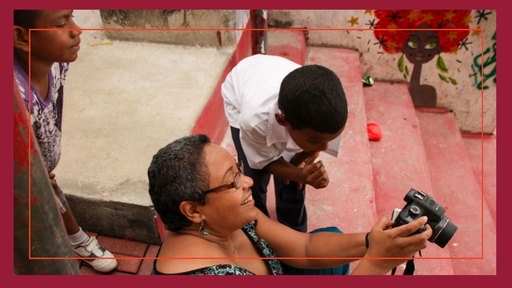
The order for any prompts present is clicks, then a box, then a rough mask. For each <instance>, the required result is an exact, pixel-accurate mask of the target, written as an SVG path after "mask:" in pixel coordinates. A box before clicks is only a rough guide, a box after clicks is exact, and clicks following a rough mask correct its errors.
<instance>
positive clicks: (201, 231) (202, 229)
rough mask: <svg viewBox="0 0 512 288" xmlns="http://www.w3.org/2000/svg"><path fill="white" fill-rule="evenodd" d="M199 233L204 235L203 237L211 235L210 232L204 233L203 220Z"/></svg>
mask: <svg viewBox="0 0 512 288" xmlns="http://www.w3.org/2000/svg"><path fill="white" fill-rule="evenodd" d="M199 233H201V234H203V235H210V233H208V231H204V221H203V220H202V219H201V227H199Z"/></svg>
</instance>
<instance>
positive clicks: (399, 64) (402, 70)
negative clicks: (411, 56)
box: [398, 54, 404, 72]
mask: <svg viewBox="0 0 512 288" xmlns="http://www.w3.org/2000/svg"><path fill="white" fill-rule="evenodd" d="M398 70H400V72H404V54H402V56H400V59H398Z"/></svg>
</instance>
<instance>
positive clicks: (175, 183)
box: [148, 134, 211, 231]
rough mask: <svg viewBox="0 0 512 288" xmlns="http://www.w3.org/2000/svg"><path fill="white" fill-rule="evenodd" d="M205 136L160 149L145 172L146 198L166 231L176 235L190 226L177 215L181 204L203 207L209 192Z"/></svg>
mask: <svg viewBox="0 0 512 288" xmlns="http://www.w3.org/2000/svg"><path fill="white" fill-rule="evenodd" d="M210 142H211V140H210V138H208V136H206V135H203V134H197V135H192V136H186V137H183V138H180V139H177V140H175V141H173V142H171V143H170V144H168V145H167V146H165V147H163V148H162V149H160V150H159V151H158V152H157V153H156V154H155V155H154V156H153V160H152V161H151V165H150V166H149V168H148V178H149V195H150V196H151V201H152V202H153V205H154V207H155V210H156V212H157V213H158V214H159V215H160V218H161V219H162V222H163V223H164V224H165V228H166V229H167V230H170V231H179V230H181V229H182V228H183V227H187V226H190V225H191V224H192V222H191V221H190V220H188V219H187V218H186V217H185V216H184V215H183V214H182V213H181V212H180V208H179V207H180V204H181V202H183V201H194V202H198V203H200V204H202V205H204V204H205V203H206V196H205V194H203V191H206V190H208V189H209V184H210V183H209V179H210V175H209V170H208V168H207V167H206V164H205V158H204V147H205V145H206V144H208V143H210Z"/></svg>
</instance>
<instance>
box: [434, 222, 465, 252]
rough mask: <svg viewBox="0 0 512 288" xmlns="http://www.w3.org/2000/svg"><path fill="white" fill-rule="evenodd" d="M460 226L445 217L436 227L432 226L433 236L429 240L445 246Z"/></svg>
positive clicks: (442, 246)
mask: <svg viewBox="0 0 512 288" xmlns="http://www.w3.org/2000/svg"><path fill="white" fill-rule="evenodd" d="M458 228H459V227H457V225H455V224H453V223H452V222H450V220H449V219H448V218H446V217H443V218H441V220H440V221H439V222H438V223H437V225H436V226H435V227H432V236H431V237H430V239H429V241H430V242H433V243H436V244H437V245H439V246H440V247H441V248H444V246H446V244H448V242H449V241H450V239H452V237H453V234H455V232H456V231H457V229H458Z"/></svg>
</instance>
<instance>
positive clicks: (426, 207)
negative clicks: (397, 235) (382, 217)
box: [392, 189, 458, 248]
mask: <svg viewBox="0 0 512 288" xmlns="http://www.w3.org/2000/svg"><path fill="white" fill-rule="evenodd" d="M404 200H405V202H407V204H406V205H405V206H404V208H402V210H401V211H400V212H399V213H398V215H395V213H393V214H394V215H393V218H394V219H393V220H394V221H395V223H394V224H393V226H392V227H399V226H402V225H404V224H407V223H410V222H412V221H414V220H416V219H418V218H419V217H421V216H427V217H428V221H427V224H428V225H430V227H431V228H432V236H430V238H429V239H428V241H429V242H432V243H436V244H437V245H439V246H440V247H441V248H444V246H446V244H447V243H448V242H449V241H450V239H452V237H453V234H455V232H456V231H457V229H458V227H457V226H456V225H455V224H453V223H452V222H450V220H449V219H448V218H446V217H445V216H444V213H445V211H446V210H445V209H444V208H443V206H441V205H439V204H438V203H437V202H436V201H435V200H434V199H433V198H432V197H430V196H428V195H427V193H425V192H423V191H418V190H415V189H411V190H410V191H409V192H408V193H407V195H405V197H404ZM395 210H398V209H395ZM395 216H396V218H395ZM425 230H426V228H425V227H421V228H420V229H418V230H417V231H416V232H414V233H413V234H417V233H421V232H423V231H425Z"/></svg>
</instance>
